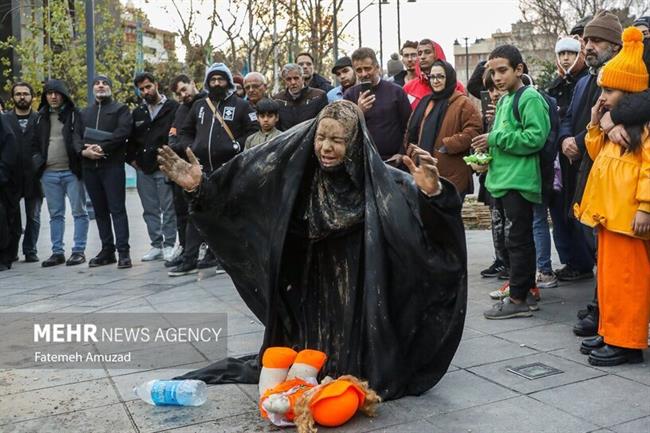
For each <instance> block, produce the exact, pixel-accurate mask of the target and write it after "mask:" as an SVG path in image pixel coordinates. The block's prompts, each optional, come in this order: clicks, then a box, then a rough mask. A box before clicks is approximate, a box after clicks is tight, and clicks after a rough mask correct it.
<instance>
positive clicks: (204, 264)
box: [196, 254, 219, 269]
mask: <svg viewBox="0 0 650 433" xmlns="http://www.w3.org/2000/svg"><path fill="white" fill-rule="evenodd" d="M218 265H219V262H217V259H216V258H214V257H208V254H206V255H205V257H204V258H203V260H199V261H198V262H197V263H196V267H197V268H199V269H206V268H212V267H215V266H218Z"/></svg>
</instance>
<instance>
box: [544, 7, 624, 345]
mask: <svg viewBox="0 0 650 433" xmlns="http://www.w3.org/2000/svg"><path fill="white" fill-rule="evenodd" d="M622 32H623V29H622V27H621V24H620V22H619V20H618V18H617V17H616V15H614V14H613V13H611V12H608V11H602V12H599V13H598V14H596V16H595V17H594V18H593V19H592V20H591V21H590V22H589V23H588V24H587V25H586V26H585V30H584V35H583V37H584V41H585V43H586V47H585V53H586V55H585V61H586V63H587V66H588V67H589V74H588V75H586V76H584V77H583V78H581V79H580V80H579V81H578V82H577V84H576V86H575V90H574V93H573V97H572V99H571V103H570V104H569V107H568V108H567V111H566V115H565V116H564V119H562V123H561V127H560V134H559V136H560V139H559V142H560V143H561V150H562V153H561V155H560V165H561V169H562V186H563V190H562V208H561V212H559V217H558V218H557V221H554V223H555V225H554V231H556V235H555V236H556V248H557V249H558V251H560V250H563V252H560V253H559V254H560V257H561V258H562V257H565V258H566V259H565V260H566V261H565V263H564V264H565V266H564V267H563V268H562V269H559V270H558V271H557V272H556V275H557V277H558V279H559V280H560V281H576V280H581V279H589V278H593V276H594V274H593V267H594V264H595V251H596V245H595V238H594V235H593V231H592V229H590V228H587V227H585V226H583V225H582V224H581V223H580V222H579V221H577V220H576V219H574V218H571V217H570V216H569V215H570V214H571V213H572V209H573V206H574V203H576V202H579V201H580V199H581V197H582V192H583V190H584V185H585V183H586V179H587V176H588V175H589V170H590V169H591V164H592V161H591V159H590V158H589V155H588V154H587V153H586V151H585V135H586V133H587V124H588V123H589V120H590V118H591V108H592V107H593V106H594V104H595V103H596V101H597V100H598V97H599V96H600V88H599V87H598V82H597V81H598V73H599V71H600V69H601V68H602V67H603V65H605V63H607V62H608V61H609V60H610V59H611V58H612V57H614V55H616V53H618V51H619V50H620V48H621V34H622ZM557 239H561V240H563V241H562V242H559V243H558V242H557ZM597 320H598V319H597V312H596V309H595V307H594V306H591V307H590V314H589V315H588V316H586V317H583V318H582V319H581V320H580V322H578V323H577V324H576V326H575V327H574V333H576V334H577V335H583V336H585V335H587V336H588V335H594V334H595V333H596V329H597Z"/></svg>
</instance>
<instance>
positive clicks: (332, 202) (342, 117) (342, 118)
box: [305, 101, 365, 239]
mask: <svg viewBox="0 0 650 433" xmlns="http://www.w3.org/2000/svg"><path fill="white" fill-rule="evenodd" d="M343 102H344V103H339V104H331V105H328V106H326V107H325V108H324V109H323V110H322V111H321V112H320V114H319V115H318V121H319V122H320V121H321V120H322V119H324V118H330V119H334V120H336V121H338V122H340V123H341V124H342V125H343V127H344V129H345V132H346V149H345V156H344V160H343V163H341V164H339V165H337V166H336V167H332V168H329V169H327V168H322V167H321V168H319V169H317V170H315V171H314V178H313V182H312V186H311V194H310V198H309V203H308V205H307V209H306V212H305V217H306V219H307V221H308V225H309V237H310V238H311V239H320V238H323V237H325V236H327V235H328V234H330V233H332V232H335V231H341V230H346V229H348V228H350V227H352V226H355V225H356V224H358V223H360V222H361V221H362V220H363V213H364V210H365V207H364V205H363V201H364V199H363V146H362V143H360V142H359V140H358V138H359V134H358V133H357V131H358V124H359V117H360V115H361V113H360V112H359V109H358V108H357V107H356V105H354V104H353V103H351V102H349V101H343Z"/></svg>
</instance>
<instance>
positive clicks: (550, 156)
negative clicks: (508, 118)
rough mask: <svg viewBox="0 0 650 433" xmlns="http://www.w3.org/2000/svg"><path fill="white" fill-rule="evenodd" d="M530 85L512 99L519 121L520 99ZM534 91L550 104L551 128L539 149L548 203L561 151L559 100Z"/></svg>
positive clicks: (513, 112) (543, 183)
mask: <svg viewBox="0 0 650 433" xmlns="http://www.w3.org/2000/svg"><path fill="white" fill-rule="evenodd" d="M529 87H530V86H523V87H521V88H520V89H519V90H517V92H516V93H515V96H514V99H513V101H512V114H514V116H515V119H517V122H519V123H521V116H520V114H519V99H520V98H521V95H523V93H524V91H525V90H526V89H527V88H529ZM533 90H534V91H536V92H537V93H539V94H540V95H542V98H544V100H545V101H546V103H547V104H548V116H549V120H550V122H551V130H550V132H549V133H548V136H547V137H546V143H544V147H543V148H542V150H540V151H539V167H540V171H541V173H542V200H543V201H544V203H546V204H548V202H549V200H550V198H551V195H552V194H553V179H554V177H555V167H554V163H555V158H556V157H557V154H558V152H559V146H558V145H559V143H558V141H559V140H558V138H559V135H560V114H559V111H558V107H557V101H556V100H555V98H554V97H552V96H550V95H549V94H547V93H546V92H543V91H539V90H537V89H535V88H533Z"/></svg>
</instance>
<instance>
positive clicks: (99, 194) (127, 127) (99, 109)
mask: <svg viewBox="0 0 650 433" xmlns="http://www.w3.org/2000/svg"><path fill="white" fill-rule="evenodd" d="M112 84H113V83H112V82H111V80H110V79H109V78H108V77H106V76H105V75H98V76H97V77H95V79H94V80H93V83H92V86H93V93H94V95H95V103H94V104H92V105H91V106H89V107H87V108H85V109H84V110H83V111H82V112H81V117H82V120H83V122H84V127H85V133H84V149H83V150H82V151H81V156H82V157H83V158H82V167H83V173H84V183H85V184H86V189H87V190H88V195H89V196H90V200H91V201H92V204H93V208H94V209H95V220H96V222H97V229H98V230H99V237H100V238H101V241H102V249H101V251H100V252H99V254H98V255H97V257H94V258H92V259H91V260H90V262H88V266H90V267H91V268H92V267H96V266H104V265H109V264H111V263H115V262H116V260H115V248H116V245H117V251H118V253H119V263H118V265H117V267H118V269H124V268H130V267H131V257H130V255H129V249H130V247H129V220H128V217H127V215H126V203H125V201H126V173H125V172H124V161H125V155H126V140H127V139H128V138H129V134H130V133H131V123H132V120H131V113H129V109H128V107H127V106H126V105H124V104H120V103H118V102H115V101H114V100H113V97H112V91H111V87H112ZM111 218H112V222H113V227H112V228H111ZM113 228H114V229H115V236H113Z"/></svg>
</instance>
